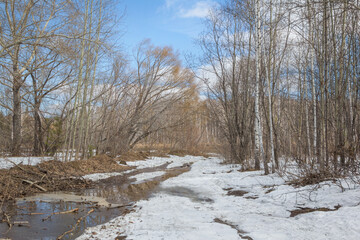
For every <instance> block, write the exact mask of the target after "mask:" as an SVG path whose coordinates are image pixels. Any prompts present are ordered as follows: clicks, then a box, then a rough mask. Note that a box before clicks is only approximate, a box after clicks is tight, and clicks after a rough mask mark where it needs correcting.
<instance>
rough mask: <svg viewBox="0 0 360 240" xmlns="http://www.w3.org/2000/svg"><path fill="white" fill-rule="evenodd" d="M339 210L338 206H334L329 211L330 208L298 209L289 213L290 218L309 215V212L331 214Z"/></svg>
mask: <svg viewBox="0 0 360 240" xmlns="http://www.w3.org/2000/svg"><path fill="white" fill-rule="evenodd" d="M339 208H341V206H340V205H337V206H334V209H330V208H325V207H323V208H298V209H295V210H292V211H290V217H295V216H297V215H299V214H305V213H311V212H317V211H320V212H332V211H337V210H339Z"/></svg>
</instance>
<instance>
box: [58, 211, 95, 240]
mask: <svg viewBox="0 0 360 240" xmlns="http://www.w3.org/2000/svg"><path fill="white" fill-rule="evenodd" d="M94 211H95V210H94V209H93V208H92V209H90V211H88V212H87V214H86V215H84V216H82V217H81V218H79V219H78V220H77V221H76V223H75V225H74V226H73V227H72V228H71V229H70V230H69V231H66V232H64V233H63V234H61V235H60V236H59V237H57V240H60V239H62V238H63V237H65V236H66V235H68V234H69V233H72V232H73V231H74V230H75V229H76V228H77V226H79V224H80V223H81V222H82V221H83V220H84V219H85V218H86V217H87V216H89V215H90V214H91V213H92V212H94Z"/></svg>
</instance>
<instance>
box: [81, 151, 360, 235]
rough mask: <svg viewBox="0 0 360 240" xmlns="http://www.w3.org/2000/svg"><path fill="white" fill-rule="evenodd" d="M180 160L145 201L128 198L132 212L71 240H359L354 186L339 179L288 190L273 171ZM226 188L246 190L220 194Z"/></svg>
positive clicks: (359, 197)
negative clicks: (180, 169)
mask: <svg viewBox="0 0 360 240" xmlns="http://www.w3.org/2000/svg"><path fill="white" fill-rule="evenodd" d="M176 158H177V160H180V159H182V158H179V157H176ZM162 160H163V162H162V163H164V162H166V161H173V160H174V163H175V162H176V161H175V159H174V158H171V159H168V158H167V159H165V158H164V159H162ZM151 161H152V162H151ZM180 161H187V162H190V161H191V162H194V164H193V166H192V169H191V171H189V172H187V173H184V174H182V175H180V176H178V177H175V178H171V179H168V180H167V181H165V182H163V183H162V184H161V190H160V191H158V192H157V193H154V194H153V196H152V197H151V198H150V199H149V200H142V201H139V202H137V203H136V205H137V207H135V211H134V212H131V213H129V214H127V215H125V216H120V217H118V218H116V219H113V220H112V221H110V222H109V223H106V224H104V225H100V226H97V227H93V228H89V229H87V230H86V232H85V233H84V234H83V235H82V236H81V237H79V238H78V239H115V237H117V236H119V235H123V236H127V239H166V240H171V239H207V240H210V239H227V240H231V239H243V238H241V236H242V237H246V236H248V237H251V238H252V239H255V240H256V239H276V240H281V239H284V240H285V239H292V240H295V239H299V240H300V239H301V240H305V239H308V240H310V239H317V240H318V239H324V240H325V239H346V240H351V239H354V240H355V239H356V240H357V239H360V225H359V217H360V187H359V186H354V185H353V184H351V183H349V182H347V181H342V182H341V183H340V184H339V183H337V184H335V183H331V182H325V183H322V184H320V185H316V186H306V187H302V188H294V187H292V186H289V185H285V184H284V180H283V179H281V178H280V177H278V176H276V175H269V176H263V175H261V172H238V171H237V170H238V169H239V168H240V167H239V166H237V165H223V164H221V160H220V159H218V158H210V159H206V160H203V159H202V158H199V157H185V158H183V159H182V160H180ZM155 162H156V163H157V164H160V159H159V158H156V159H155V160H154V159H153V160H150V161H149V162H147V161H138V162H134V165H136V166H138V167H145V165H149V164H155ZM180 165H182V164H180ZM340 185H342V187H340ZM225 189H226V190H225ZM230 189H231V191H235V190H242V191H246V192H248V193H247V194H245V195H243V196H231V195H227V194H228V191H230ZM337 205H341V208H340V209H339V210H337V211H330V212H321V211H316V212H312V213H306V214H301V215H297V216H295V217H290V211H291V210H294V209H296V208H298V207H311V208H319V207H328V208H330V209H333V208H334V207H335V206H337ZM215 219H217V221H214V220H215ZM219 220H220V221H219ZM224 223H228V225H227V224H224ZM230 225H231V226H230ZM94 232H95V233H96V234H93V233H94ZM240 235H241V236H240Z"/></svg>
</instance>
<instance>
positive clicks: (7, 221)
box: [4, 212, 13, 233]
mask: <svg viewBox="0 0 360 240" xmlns="http://www.w3.org/2000/svg"><path fill="white" fill-rule="evenodd" d="M4 216H5V220H4V221H5V222H6V223H7V225H8V226H9V229H8V230H7V231H6V233H8V232H9V231H10V230H11V228H12V226H13V224H12V223H11V221H10V216H9V215H7V214H6V212H4Z"/></svg>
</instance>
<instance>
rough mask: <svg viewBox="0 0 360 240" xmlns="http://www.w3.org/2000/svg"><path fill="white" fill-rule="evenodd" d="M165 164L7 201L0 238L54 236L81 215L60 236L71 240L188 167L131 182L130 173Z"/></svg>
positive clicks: (25, 239)
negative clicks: (92, 184)
mask: <svg viewBox="0 0 360 240" xmlns="http://www.w3.org/2000/svg"><path fill="white" fill-rule="evenodd" d="M167 165H168V164H165V165H162V166H160V167H155V168H147V169H139V170H135V171H133V172H132V173H129V174H124V175H120V176H115V177H111V178H108V179H104V180H101V181H99V182H98V184H97V185H96V186H95V188H93V189H85V190H82V191H80V192H76V193H48V194H38V195H35V196H32V197H28V198H25V199H21V200H18V201H17V202H15V203H8V204H7V205H6V206H4V207H3V210H4V212H6V214H7V215H8V216H10V222H11V223H15V224H13V226H12V228H11V229H10V230H9V226H8V224H7V223H6V222H2V223H1V222H0V239H1V238H9V239H13V240H17V239H19V240H20V239H21V240H33V239H34V240H35V239H37V240H48V239H56V238H57V237H58V236H60V235H62V234H63V233H65V232H66V231H68V230H70V229H72V228H73V226H75V225H76V222H77V220H78V219H79V218H81V217H84V221H81V223H80V224H79V225H77V226H76V228H75V230H74V231H73V232H72V233H71V234H68V235H66V236H65V237H64V238H63V239H75V238H76V237H78V236H80V235H81V234H82V233H83V232H84V230H85V229H86V228H87V227H92V226H96V225H99V224H103V223H105V222H108V221H110V220H111V219H113V218H115V217H118V216H120V215H122V214H124V213H126V212H128V211H129V210H130V209H131V204H132V203H133V202H134V201H138V200H140V199H145V198H147V197H148V196H149V195H150V194H151V193H152V192H154V191H155V188H156V187H157V186H158V184H159V183H160V182H161V181H164V180H166V179H167V178H170V177H175V176H178V175H179V174H181V173H183V172H185V171H188V170H190V168H189V167H188V166H187V167H182V168H176V169H172V170H167V171H166V174H165V176H161V177H156V178H154V179H151V180H149V181H145V182H143V183H140V184H139V183H138V184H134V180H135V179H134V178H132V177H133V176H134V175H136V174H138V173H142V172H152V171H153V172H155V171H161V170H165V169H166V167H167ZM75 208H78V209H79V210H78V211H77V212H72V213H67V214H56V215H52V213H55V212H65V211H69V210H72V209H75ZM91 209H94V212H92V213H91V214H89V215H88V216H86V215H87V213H88V212H89V211H90V210H91ZM34 213H36V214H34ZM85 216H86V217H85ZM17 222H22V225H19V224H16V223H17ZM119 235H120V233H119Z"/></svg>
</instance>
